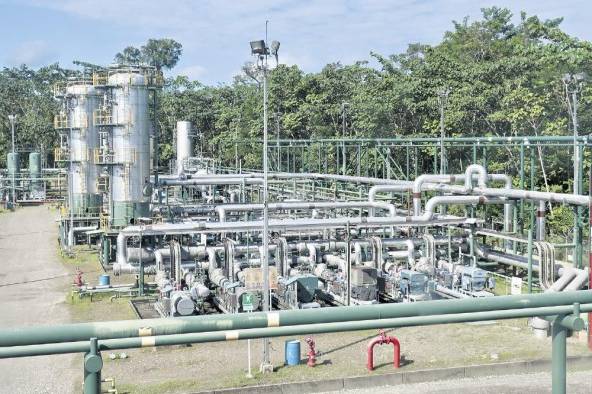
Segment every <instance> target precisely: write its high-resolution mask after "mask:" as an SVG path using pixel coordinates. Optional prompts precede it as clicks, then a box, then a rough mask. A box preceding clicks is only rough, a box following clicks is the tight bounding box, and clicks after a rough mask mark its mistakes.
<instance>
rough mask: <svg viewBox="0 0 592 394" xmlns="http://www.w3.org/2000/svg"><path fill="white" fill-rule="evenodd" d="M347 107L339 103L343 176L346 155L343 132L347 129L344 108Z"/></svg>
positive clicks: (345, 104) (346, 104)
mask: <svg viewBox="0 0 592 394" xmlns="http://www.w3.org/2000/svg"><path fill="white" fill-rule="evenodd" d="M348 105H349V103H341V129H342V130H341V136H342V138H343V142H342V144H343V145H342V146H341V161H342V163H341V172H342V173H343V175H345V171H346V169H347V167H346V163H345V161H346V153H345V131H346V128H347V118H346V116H345V108H346V107H347V106H348Z"/></svg>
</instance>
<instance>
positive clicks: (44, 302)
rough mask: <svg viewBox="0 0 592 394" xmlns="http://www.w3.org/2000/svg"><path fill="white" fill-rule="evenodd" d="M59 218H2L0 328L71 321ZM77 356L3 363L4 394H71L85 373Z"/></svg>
mask: <svg viewBox="0 0 592 394" xmlns="http://www.w3.org/2000/svg"><path fill="white" fill-rule="evenodd" d="M55 217H56V215H55V213H54V212H52V211H50V210H48V208H47V207H45V206H39V207H26V208H20V209H18V210H17V211H16V212H6V213H3V214H0V300H2V301H0V316H2V318H0V327H2V328H6V327H15V326H29V325H38V324H56V323H64V322H68V321H69V320H70V315H69V311H68V308H67V307H66V305H65V303H64V299H65V294H64V289H65V288H66V287H67V286H68V283H70V282H71V280H72V278H71V276H69V275H68V272H67V271H66V269H65V268H64V267H63V266H62V264H61V263H60V262H59V260H58V258H57V256H56V252H55V251H56V236H57V235H56V234H57V225H56V223H55V221H54V219H55ZM74 359H75V356H72V355H63V356H53V357H30V358H21V359H9V360H0V382H2V388H1V389H0V391H1V392H3V393H70V392H73V389H74V384H73V381H74V380H75V377H76V376H77V374H78V373H80V372H81V369H82V368H79V369H76V368H74V364H73V362H74Z"/></svg>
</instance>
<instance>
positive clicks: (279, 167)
mask: <svg viewBox="0 0 592 394" xmlns="http://www.w3.org/2000/svg"><path fill="white" fill-rule="evenodd" d="M276 62H277V61H276ZM273 116H274V117H275V129H276V149H277V155H276V156H277V170H278V172H281V171H282V163H281V160H282V156H281V154H280V153H281V152H280V116H282V114H281V112H276V113H274V114H273Z"/></svg>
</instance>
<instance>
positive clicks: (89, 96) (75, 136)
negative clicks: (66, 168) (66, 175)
mask: <svg viewBox="0 0 592 394" xmlns="http://www.w3.org/2000/svg"><path fill="white" fill-rule="evenodd" d="M66 95H67V96H68V98H69V105H68V114H67V115H68V125H69V127H70V128H71V129H70V130H68V131H67V133H68V134H71V139H70V142H69V148H70V158H71V160H72V170H71V171H72V173H71V185H70V187H71V188H72V207H71V209H72V210H73V212H74V213H75V214H80V215H86V214H97V213H98V212H99V209H100V207H101V195H100V193H99V192H98V190H97V175H98V167H97V166H96V165H95V163H94V155H93V153H94V151H95V149H96V148H97V146H98V130H97V128H96V127H95V125H94V123H93V112H94V111H95V110H96V109H97V108H98V107H99V104H100V93H99V92H98V91H97V90H96V89H95V88H94V87H93V86H92V85H91V84H90V83H88V84H87V83H76V84H72V85H69V86H67V87H66Z"/></svg>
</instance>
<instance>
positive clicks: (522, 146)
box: [518, 141, 524, 235]
mask: <svg viewBox="0 0 592 394" xmlns="http://www.w3.org/2000/svg"><path fill="white" fill-rule="evenodd" d="M520 189H522V190H524V141H523V142H522V145H520ZM518 223H520V234H522V235H523V234H524V200H522V199H521V200H520V220H519V221H518Z"/></svg>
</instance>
